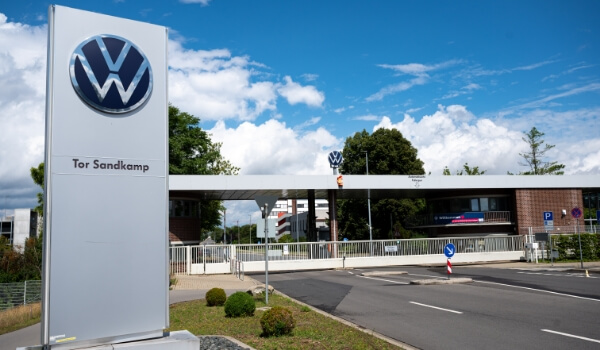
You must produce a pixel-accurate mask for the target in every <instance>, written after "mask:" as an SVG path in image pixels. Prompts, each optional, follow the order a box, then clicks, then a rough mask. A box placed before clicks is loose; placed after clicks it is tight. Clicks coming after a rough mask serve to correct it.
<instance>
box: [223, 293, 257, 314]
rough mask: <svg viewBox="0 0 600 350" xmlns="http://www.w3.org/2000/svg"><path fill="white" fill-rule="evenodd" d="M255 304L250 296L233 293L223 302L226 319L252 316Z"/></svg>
mask: <svg viewBox="0 0 600 350" xmlns="http://www.w3.org/2000/svg"><path fill="white" fill-rule="evenodd" d="M254 310H256V303H255V302H254V299H253V298H252V296H250V295H249V294H248V293H245V292H235V293H233V294H231V296H230V297H229V298H228V299H227V301H226V302H225V315H226V316H227V317H240V316H253V315H254Z"/></svg>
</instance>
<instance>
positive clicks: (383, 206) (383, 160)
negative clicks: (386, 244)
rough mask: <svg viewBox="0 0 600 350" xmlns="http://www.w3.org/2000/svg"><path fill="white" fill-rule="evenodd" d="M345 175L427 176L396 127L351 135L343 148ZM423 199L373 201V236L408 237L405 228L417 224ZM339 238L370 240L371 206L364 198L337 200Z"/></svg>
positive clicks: (423, 205) (413, 150)
mask: <svg viewBox="0 0 600 350" xmlns="http://www.w3.org/2000/svg"><path fill="white" fill-rule="evenodd" d="M342 155H343V156H344V162H343V163H342V165H341V167H340V171H341V173H342V174H348V175H366V174H367V163H366V162H367V156H368V160H369V164H368V168H369V175H424V174H425V170H424V169H423V162H422V161H421V160H420V159H419V158H418V157H417V150H416V149H415V148H414V147H413V146H412V144H411V143H410V141H408V140H407V139H405V138H404V137H403V136H402V133H400V132H399V131H398V130H396V129H378V130H376V131H375V132H373V133H372V134H369V133H368V132H367V131H365V130H363V131H362V132H357V133H355V134H354V136H352V137H348V138H347V139H346V142H345V144H344V149H343V151H342ZM424 207H425V202H424V200H422V199H409V198H386V199H378V200H371V224H372V226H373V227H372V229H373V238H374V239H385V238H392V237H400V236H403V237H407V236H410V235H411V232H410V231H407V230H406V228H407V227H410V226H412V225H413V224H414V223H415V220H416V218H417V216H418V215H419V214H420V212H421V211H422V210H423V209H424ZM338 222H339V231H340V232H339V237H340V238H343V237H347V238H350V239H368V238H369V227H368V206H367V201H366V200H365V199H347V200H340V201H339V202H338Z"/></svg>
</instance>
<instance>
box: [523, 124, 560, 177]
mask: <svg viewBox="0 0 600 350" xmlns="http://www.w3.org/2000/svg"><path fill="white" fill-rule="evenodd" d="M524 134H525V137H523V141H525V142H526V143H527V145H528V146H529V152H525V153H519V155H520V156H521V157H523V159H524V160H525V162H524V163H519V165H521V166H528V167H529V171H525V172H520V173H519V175H563V174H564V173H565V172H564V171H563V169H564V168H565V166H564V164H559V163H558V162H556V161H555V162H547V161H544V157H545V155H546V152H548V151H549V150H551V149H553V148H554V146H555V145H549V144H547V143H545V141H544V140H543V139H542V137H543V136H544V135H545V134H544V133H543V132H541V131H539V130H538V129H536V127H535V126H534V127H532V128H531V130H529V132H524Z"/></svg>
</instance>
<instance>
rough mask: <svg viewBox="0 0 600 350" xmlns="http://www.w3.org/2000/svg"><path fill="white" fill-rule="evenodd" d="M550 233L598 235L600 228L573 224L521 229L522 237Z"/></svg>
mask: <svg viewBox="0 0 600 350" xmlns="http://www.w3.org/2000/svg"><path fill="white" fill-rule="evenodd" d="M542 232H545V233H550V234H553V235H560V234H573V233H577V232H581V233H583V232H588V233H598V232H600V226H596V225H584V224H583V223H580V224H579V225H577V224H575V223H574V224H572V225H562V226H532V227H523V228H521V229H520V231H519V234H520V235H531V234H535V233H542Z"/></svg>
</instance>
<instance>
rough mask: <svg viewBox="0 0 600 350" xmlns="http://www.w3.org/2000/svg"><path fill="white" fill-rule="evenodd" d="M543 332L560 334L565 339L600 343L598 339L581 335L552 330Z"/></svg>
mask: <svg viewBox="0 0 600 350" xmlns="http://www.w3.org/2000/svg"><path fill="white" fill-rule="evenodd" d="M542 332H548V333H554V334H558V335H564V336H565V337H571V338H577V339H581V340H587V341H591V342H594V343H600V340H598V339H592V338H586V337H581V336H579V335H573V334H569V333H563V332H557V331H552V330H549V329H542Z"/></svg>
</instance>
